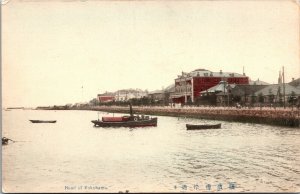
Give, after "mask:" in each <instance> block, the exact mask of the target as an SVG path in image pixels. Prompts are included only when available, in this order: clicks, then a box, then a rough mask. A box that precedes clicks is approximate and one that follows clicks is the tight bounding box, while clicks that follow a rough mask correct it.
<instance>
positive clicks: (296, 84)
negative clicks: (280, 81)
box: [289, 78, 300, 87]
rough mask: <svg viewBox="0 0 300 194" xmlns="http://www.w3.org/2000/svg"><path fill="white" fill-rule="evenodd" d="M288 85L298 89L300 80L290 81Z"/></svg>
mask: <svg viewBox="0 0 300 194" xmlns="http://www.w3.org/2000/svg"><path fill="white" fill-rule="evenodd" d="M289 84H290V85H291V86H295V87H300V78H298V79H295V80H293V81H291V82H290V83H289Z"/></svg>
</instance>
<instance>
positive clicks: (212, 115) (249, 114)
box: [37, 106, 300, 128]
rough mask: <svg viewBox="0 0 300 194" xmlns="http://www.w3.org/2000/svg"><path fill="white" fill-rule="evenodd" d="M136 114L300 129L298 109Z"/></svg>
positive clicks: (200, 109)
mask: <svg viewBox="0 0 300 194" xmlns="http://www.w3.org/2000/svg"><path fill="white" fill-rule="evenodd" d="M37 110H91V111H103V112H114V113H128V112H129V108H128V107H122V106H92V107H77V108H64V109H61V108H60V109H55V108H37ZM133 112H134V114H147V115H157V116H172V117H190V118H198V119H208V120H221V121H232V122H241V123H257V124H267V125H275V126H286V127H295V128H298V127H300V116H299V115H300V111H299V110H297V109H294V110H292V109H290V108H287V109H282V108H277V109H269V108H267V109H266V108H262V109H260V108H250V109H248V108H241V109H237V108H233V107H182V108H175V107H172V108H171V107H150V106H147V107H138V106H134V107H133Z"/></svg>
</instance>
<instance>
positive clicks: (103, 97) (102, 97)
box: [97, 92, 115, 103]
mask: <svg viewBox="0 0 300 194" xmlns="http://www.w3.org/2000/svg"><path fill="white" fill-rule="evenodd" d="M97 99H98V100H99V102H100V103H105V102H112V101H114V100H115V94H114V93H108V92H106V93H104V94H98V96H97Z"/></svg>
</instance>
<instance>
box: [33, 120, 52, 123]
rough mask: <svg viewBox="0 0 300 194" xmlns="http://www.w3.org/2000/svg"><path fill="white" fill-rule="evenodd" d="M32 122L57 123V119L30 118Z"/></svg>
mask: <svg viewBox="0 0 300 194" xmlns="http://www.w3.org/2000/svg"><path fill="white" fill-rule="evenodd" d="M29 121H30V122H32V123H56V120H29Z"/></svg>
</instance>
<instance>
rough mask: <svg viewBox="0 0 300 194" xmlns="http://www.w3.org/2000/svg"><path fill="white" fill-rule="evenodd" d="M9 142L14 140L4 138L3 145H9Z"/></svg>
mask: <svg viewBox="0 0 300 194" xmlns="http://www.w3.org/2000/svg"><path fill="white" fill-rule="evenodd" d="M8 141H12V142H14V141H13V140H11V139H9V138H7V137H2V145H7V144H8Z"/></svg>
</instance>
